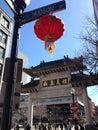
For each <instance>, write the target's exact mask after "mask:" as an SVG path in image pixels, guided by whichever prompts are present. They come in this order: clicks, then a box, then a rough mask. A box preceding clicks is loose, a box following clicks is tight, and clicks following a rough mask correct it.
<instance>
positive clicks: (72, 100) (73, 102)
mask: <svg viewBox="0 0 98 130" xmlns="http://www.w3.org/2000/svg"><path fill="white" fill-rule="evenodd" d="M72 101H73V104H74V103H75V100H74V94H72Z"/></svg>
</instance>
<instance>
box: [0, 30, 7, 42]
mask: <svg viewBox="0 0 98 130" xmlns="http://www.w3.org/2000/svg"><path fill="white" fill-rule="evenodd" d="M0 42H2V43H4V44H6V43H7V35H6V34H5V33H4V32H3V31H2V30H0Z"/></svg>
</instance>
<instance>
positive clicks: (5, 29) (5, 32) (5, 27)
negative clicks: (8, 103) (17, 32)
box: [0, 8, 13, 117]
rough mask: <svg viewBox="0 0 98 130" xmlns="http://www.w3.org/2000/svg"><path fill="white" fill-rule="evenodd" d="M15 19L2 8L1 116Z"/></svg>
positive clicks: (0, 15)
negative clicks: (4, 79) (6, 64)
mask: <svg viewBox="0 0 98 130" xmlns="http://www.w3.org/2000/svg"><path fill="white" fill-rule="evenodd" d="M12 29H13V20H12V19H11V18H10V17H9V16H8V15H7V13H6V12H5V11H4V10H3V9H2V8H0V117H1V108H2V105H3V103H2V100H3V97H4V96H3V95H4V89H3V87H2V81H3V72H4V65H5V59H6V57H8V56H9V52H10V43H11V38H12Z"/></svg>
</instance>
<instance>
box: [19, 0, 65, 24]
mask: <svg viewBox="0 0 98 130" xmlns="http://www.w3.org/2000/svg"><path fill="white" fill-rule="evenodd" d="M63 9H66V5H65V1H64V0H62V1H60V2H57V3H53V4H50V5H47V6H44V7H41V8H38V9H35V10H32V11H29V12H26V13H23V14H22V21H21V23H22V24H25V23H28V22H30V21H33V20H35V19H38V18H39V17H41V16H43V15H45V14H49V13H50V12H56V11H59V10H63Z"/></svg>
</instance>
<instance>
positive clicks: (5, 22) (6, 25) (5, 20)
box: [2, 16, 9, 28]
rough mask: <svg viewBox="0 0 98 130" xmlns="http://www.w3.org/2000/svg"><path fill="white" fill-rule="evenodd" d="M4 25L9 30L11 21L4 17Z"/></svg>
mask: <svg viewBox="0 0 98 130" xmlns="http://www.w3.org/2000/svg"><path fill="white" fill-rule="evenodd" d="M2 24H3V25H4V27H6V28H9V21H8V20H7V19H6V18H5V17H4V16H3V20H2Z"/></svg>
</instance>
